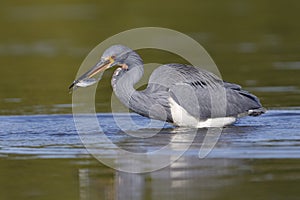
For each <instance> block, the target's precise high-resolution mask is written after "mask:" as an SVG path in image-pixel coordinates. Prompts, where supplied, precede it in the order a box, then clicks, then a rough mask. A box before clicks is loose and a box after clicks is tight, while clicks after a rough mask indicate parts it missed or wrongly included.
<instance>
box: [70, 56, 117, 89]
mask: <svg viewBox="0 0 300 200" xmlns="http://www.w3.org/2000/svg"><path fill="white" fill-rule="evenodd" d="M113 63H114V59H113V58H109V59H106V60H104V61H100V62H98V63H97V64H96V65H95V66H94V67H92V68H91V69H90V70H89V71H87V72H86V73H84V74H83V75H81V76H80V77H79V78H78V79H76V80H75V81H74V82H73V83H72V84H71V85H70V87H69V89H72V88H73V87H74V86H76V84H77V83H79V82H80V81H83V80H86V79H90V78H92V77H93V76H95V75H96V74H98V73H100V72H103V71H105V70H106V69H108V68H110V67H111V66H112V65H113Z"/></svg>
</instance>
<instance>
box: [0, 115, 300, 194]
mask: <svg viewBox="0 0 300 200" xmlns="http://www.w3.org/2000/svg"><path fill="white" fill-rule="evenodd" d="M98 118H99V121H100V122H101V124H112V123H111V122H112V121H113V116H112V115H110V114H98ZM132 118H133V120H134V121H135V122H136V123H144V124H147V123H148V122H149V120H148V119H146V118H144V117H141V116H139V115H133V116H132ZM0 120H1V122H0V130H1V132H0V138H1V140H0V163H1V164H0V166H1V167H0V174H1V181H0V183H1V184H4V183H6V184H5V187H1V189H0V190H1V192H0V196H1V199H32V198H33V199H35V198H36V199H72V198H73V199H199V197H201V199H227V198H228V199H239V198H240V197H241V196H242V197H243V198H244V199H253V198H256V197H257V196H259V197H260V198H259V199H269V198H280V197H283V196H284V198H287V199H297V198H298V189H297V188H298V184H299V183H300V181H299V180H300V161H299V158H300V154H299V152H300V132H299V129H300V111H299V110H270V111H268V112H267V113H266V114H265V115H262V116H259V117H246V118H242V119H240V120H239V121H238V122H237V123H236V124H235V125H232V126H229V127H226V128H224V130H223V132H222V134H221V137H220V139H219V140H218V142H217V144H216V146H215V147H214V149H213V150H212V151H211V152H210V154H209V155H208V156H207V157H206V158H204V159H199V157H198V153H199V149H200V147H201V145H202V142H203V138H204V136H205V135H206V129H199V130H198V131H197V135H196V137H195V139H194V142H193V144H192V145H191V146H190V148H189V149H188V150H187V151H186V152H185V154H184V155H183V156H182V157H181V158H180V159H179V160H177V161H176V162H174V163H173V164H172V165H170V166H169V167H166V168H164V169H161V170H158V171H154V172H151V173H145V174H128V173H124V172H116V171H114V170H112V169H110V168H108V167H106V166H105V165H103V164H102V163H100V162H98V161H97V160H96V159H95V158H93V157H92V156H91V155H90V154H89V153H88V152H87V150H86V149H85V147H84V146H83V144H82V142H81V140H80V138H79V135H78V134H77V132H76V129H75V125H74V122H73V117H72V115H68V114H64V115H29V116H2V117H0ZM120 123H121V124H122V123H124V124H126V123H127V121H121V122H120ZM103 127H106V128H104V130H103V131H104V132H105V133H106V134H107V135H108V136H109V137H110V138H111V139H112V141H114V143H115V144H116V145H117V146H119V147H121V148H124V149H127V150H128V151H133V152H134V151H137V152H145V151H149V152H151V151H153V150H155V149H159V148H161V147H162V146H163V145H164V144H165V143H168V142H170V141H171V140H172V138H173V137H174V136H175V135H176V134H180V135H181V136H182V140H181V141H177V142H178V143H184V142H185V138H186V137H185V136H188V135H190V134H191V132H192V129H189V128H176V127H173V126H172V125H165V128H164V129H162V130H161V131H160V132H159V133H158V134H157V135H156V136H155V137H156V138H159V139H150V140H146V139H145V138H135V137H132V136H130V135H128V134H125V133H122V131H121V130H120V129H117V128H114V127H113V126H103ZM158 130H159V129H158V127H155V126H153V127H148V128H146V129H135V128H133V129H132V130H127V131H128V133H129V134H130V133H133V132H138V131H140V132H141V133H143V134H151V133H153V132H156V131H158ZM95 134H99V133H95ZM173 142H174V141H173ZM175 143H176V141H175ZM174 145H175V144H174ZM100 151H103V153H104V152H106V151H107V152H108V153H106V156H108V157H110V158H111V159H116V158H117V157H116V155H115V154H114V153H112V152H113V151H112V149H105V145H104V146H103V149H102V150H100ZM109 152H111V153H109ZM169 156H172V152H169ZM14 177H16V178H14ZM20 177H21V180H20V181H16V179H18V180H19V179H20ZM283 185H284V186H288V187H282V186H283ZM13 188H18V191H19V192H18V193H7V192H6V191H7V190H11V189H13ZM60 191H61V192H60Z"/></svg>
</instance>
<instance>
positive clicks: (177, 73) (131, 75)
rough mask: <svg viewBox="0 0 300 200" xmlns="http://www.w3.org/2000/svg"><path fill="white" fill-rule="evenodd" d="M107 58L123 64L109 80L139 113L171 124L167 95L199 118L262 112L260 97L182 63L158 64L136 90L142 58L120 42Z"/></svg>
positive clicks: (140, 75)
mask: <svg viewBox="0 0 300 200" xmlns="http://www.w3.org/2000/svg"><path fill="white" fill-rule="evenodd" d="M108 57H112V58H114V63H113V65H119V66H123V67H120V68H117V69H116V70H115V72H114V75H113V77H112V81H111V84H112V87H113V90H114V92H115V94H116V96H117V97H118V98H119V99H120V101H121V102H122V103H123V104H124V105H125V106H127V107H129V108H130V109H131V110H132V111H134V112H136V113H138V114H140V115H143V116H146V117H150V118H154V119H159V120H164V121H167V122H171V123H173V122H174V120H173V117H174V116H172V112H171V107H170V98H171V99H173V100H174V101H175V102H176V103H177V104H178V105H180V106H181V107H182V108H183V109H184V110H185V111H186V112H187V113H188V114H189V115H191V116H192V117H194V118H196V119H198V120H199V121H204V120H206V119H209V118H219V117H235V118H237V117H241V116H245V115H252V116H256V115H260V114H262V113H264V111H265V110H264V108H263V107H262V105H261V103H260V102H259V99H258V98H257V97H256V96H254V95H253V94H251V93H249V92H247V91H245V90H242V88H241V87H240V86H239V85H236V84H232V83H228V82H224V81H222V80H221V79H220V78H218V77H217V76H216V75H214V74H212V73H211V72H208V71H206V70H204V69H201V68H199V67H193V66H189V65H183V64H166V65H162V66H160V67H158V68H157V69H155V70H154V71H153V73H152V74H151V76H150V79H149V83H148V86H147V88H146V89H145V90H143V91H136V90H135V89H134V85H135V84H136V83H137V82H138V81H139V80H140V79H141V77H142V76H143V62H142V59H141V57H140V56H139V55H138V54H137V53H136V52H135V51H133V50H131V49H130V48H128V47H125V46H122V45H114V46H111V47H110V48H108V49H107V50H106V51H105V52H104V53H103V56H102V59H106V58H108ZM124 64H125V65H124ZM124 66H126V67H124Z"/></svg>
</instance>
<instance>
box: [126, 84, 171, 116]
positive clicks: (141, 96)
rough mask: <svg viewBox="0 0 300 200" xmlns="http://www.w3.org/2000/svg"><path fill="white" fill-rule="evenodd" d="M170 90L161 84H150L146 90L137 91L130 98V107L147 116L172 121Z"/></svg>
mask: <svg viewBox="0 0 300 200" xmlns="http://www.w3.org/2000/svg"><path fill="white" fill-rule="evenodd" d="M168 97H169V92H167V90H166V89H165V88H160V87H159V85H153V84H152V85H151V84H150V85H149V84H148V87H147V89H146V90H144V91H140V92H139V91H138V92H135V93H134V94H133V95H132V97H131V100H130V108H131V109H132V110H133V111H134V112H136V113H138V114H140V115H142V116H146V117H150V118H153V119H158V120H162V121H167V122H172V116H171V112H170V105H169V102H168Z"/></svg>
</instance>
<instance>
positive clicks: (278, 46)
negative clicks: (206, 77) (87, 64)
mask: <svg viewBox="0 0 300 200" xmlns="http://www.w3.org/2000/svg"><path fill="white" fill-rule="evenodd" d="M299 10H300V1H297V0H227V1H223V0H213V1H207V0H185V1H174V0H163V1H162V0H151V1H142V0H128V1H121V0H118V1H117V0H109V1H104V0H51V1H50V0H42V1H40V0H26V1H20V0H9V1H8V0H2V1H1V6H0V25H1V30H0V199H1V200H6V199H9V200H14V199H18V200H19V199H23V200H25V199H30V200H34V199H38V200H41V199H45V200H48V199H64V200H66V199H70V200H71V199H72V200H74V199H80V200H88V199H122V200H123V199H178V200H179V199H180V200H182V199H197V200H198V199H222V200H224V199H298V198H299V185H300V174H299V172H300V159H299V147H300V135H299V130H300V127H299V124H300V122H299V119H300V117H299V116H300V112H299V108H300V107H299V100H300V95H299V94H300V79H299V77H300V54H299V52H300V39H299V36H300V23H299V19H300V12H299ZM149 26H153V27H164V28H169V29H174V30H176V31H179V32H182V33H184V34H187V35H189V36H190V37H192V38H194V39H195V40H197V41H198V42H199V43H200V44H201V45H202V46H203V47H204V48H205V49H206V50H207V51H208V53H209V54H210V55H211V57H212V58H213V59H214V61H215V63H216V64H217V66H218V67H219V70H220V72H221V74H222V77H223V79H224V80H226V81H229V82H234V83H238V84H240V85H242V86H243V87H244V88H245V89H247V90H249V91H251V92H252V93H254V94H255V95H257V96H258V97H259V98H260V100H261V102H262V103H263V105H264V106H265V107H266V108H268V109H274V110H271V111H270V112H268V113H267V114H265V115H263V116H261V117H257V118H243V120H241V121H240V122H238V123H237V124H236V125H235V126H231V127H227V128H225V129H224V133H223V134H222V135H221V137H220V139H219V140H218V143H217V145H216V146H215V148H214V150H213V151H212V153H211V154H210V155H209V157H208V158H206V159H201V160H199V158H198V152H199V148H200V146H201V144H202V139H203V136H205V133H203V130H201V129H199V130H198V131H199V132H198V134H197V137H198V139H197V138H196V139H195V140H194V143H195V144H194V145H192V146H191V147H190V149H189V151H187V152H186V154H185V155H184V156H182V157H181V159H180V160H178V161H176V162H175V163H173V164H172V165H171V166H169V167H166V168H164V169H163V170H159V171H155V172H152V173H147V174H127V173H122V172H118V171H115V170H113V169H111V168H109V167H107V166H105V165H103V164H101V163H100V162H98V161H97V160H96V159H94V158H93V157H92V156H91V155H90V154H89V153H88V152H87V151H86V149H85V147H84V146H83V144H82V142H81V140H80V139H79V136H78V134H77V132H76V128H75V125H74V122H73V118H72V115H71V113H72V104H71V103H72V95H71V94H69V91H68V86H69V85H70V84H71V83H72V81H73V80H74V78H75V76H76V73H77V70H78V69H79V67H80V65H81V63H82V61H83V60H84V58H85V57H86V56H87V54H88V53H89V52H90V51H91V50H92V49H93V48H94V47H95V46H96V45H98V44H99V43H101V42H102V41H104V40H105V39H107V38H108V37H110V36H112V35H115V34H117V33H120V32H122V31H125V30H128V29H132V28H138V27H149ZM138 53H140V54H141V56H142V58H143V59H144V61H145V63H171V62H185V61H184V60H182V59H180V58H178V57H176V56H174V55H171V54H168V53H165V52H160V51H155V50H142V51H139V52H138ZM99 58H100V55H99ZM112 73H113V70H110V71H107V72H106V73H105V74H104V76H103V78H102V80H101V82H100V84H98V88H97V96H96V102H97V104H96V106H97V112H110V98H111V86H110V78H111V74H112ZM61 113H62V114H67V115H50V114H61ZM37 114H38V115H37ZM39 114H43V115H39ZM12 115H16V116H12ZM105 117H106V118H105ZM135 117H136V118H137V119H138V120H140V123H141V124H147V123H148V122H147V121H146V120H145V119H144V118H142V117H139V116H135ZM111 118H112V116H110V115H109V114H106V115H104V117H103V118H101V119H104V123H103V124H105V125H106V126H105V127H106V128H107V131H106V132H107V133H108V134H111V135H110V137H111V138H113V139H115V140H116V141H118V144H121V145H123V146H126V145H127V146H129V147H132V146H133V147H138V148H145V149H150V150H151V148H152V147H154V148H156V147H157V146H158V147H159V145H160V142H161V141H164V139H166V140H167V141H168V140H170V141H171V140H172V137H173V136H174V135H176V134H174V131H175V133H176V131H178V132H177V133H179V134H181V136H182V138H183V141H180V142H184V136H189V132H188V130H184V129H176V128H174V129H173V128H171V129H164V131H165V132H164V133H162V134H160V135H159V136H160V137H161V138H162V139H160V137H159V138H158V140H155V141H154V142H153V143H147V142H146V141H144V140H143V139H141V140H138V139H132V138H128V137H127V135H126V134H122V133H119V132H118V131H119V129H113V127H114V123H112V122H111ZM105 120H106V121H105ZM105 122H107V123H105ZM111 130H112V131H111ZM155 130H156V129H146V130H140V131H145V132H147V131H148V132H149V133H150V134H152V131H155ZM180 130H181V131H182V132H180ZM185 131H186V132H185ZM204 132H205V130H204ZM115 133H118V134H115ZM103 152H105V153H107V154H108V155H110V153H111V152H113V151H112V150H111V149H105V148H104V149H103ZM111 154H112V155H111V157H109V156H108V157H109V158H111V159H114V156H115V155H114V154H113V153H111ZM171 156H172V153H171V152H170V157H171Z"/></svg>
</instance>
